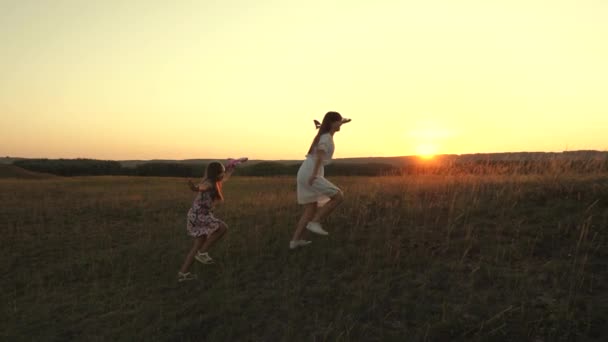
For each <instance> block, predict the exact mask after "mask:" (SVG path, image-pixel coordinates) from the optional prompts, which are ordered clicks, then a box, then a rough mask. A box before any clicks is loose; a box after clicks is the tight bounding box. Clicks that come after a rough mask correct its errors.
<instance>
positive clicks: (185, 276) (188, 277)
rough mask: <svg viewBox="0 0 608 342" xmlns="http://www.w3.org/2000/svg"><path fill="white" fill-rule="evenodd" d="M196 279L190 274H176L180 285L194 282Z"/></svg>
mask: <svg viewBox="0 0 608 342" xmlns="http://www.w3.org/2000/svg"><path fill="white" fill-rule="evenodd" d="M194 279H196V274H192V273H190V272H186V273H182V272H177V282H179V283H181V282H182V281H188V280H194Z"/></svg>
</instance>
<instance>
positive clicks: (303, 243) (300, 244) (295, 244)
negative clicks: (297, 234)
mask: <svg viewBox="0 0 608 342" xmlns="http://www.w3.org/2000/svg"><path fill="white" fill-rule="evenodd" d="M311 242H312V241H307V240H291V241H289V249H296V248H298V247H304V246H308V245H310V243H311Z"/></svg>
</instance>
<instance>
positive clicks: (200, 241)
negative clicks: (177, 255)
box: [179, 236, 206, 273]
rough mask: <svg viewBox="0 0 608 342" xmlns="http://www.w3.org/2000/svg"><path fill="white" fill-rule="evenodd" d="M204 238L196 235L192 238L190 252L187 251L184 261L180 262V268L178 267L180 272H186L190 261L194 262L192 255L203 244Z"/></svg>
mask: <svg viewBox="0 0 608 342" xmlns="http://www.w3.org/2000/svg"><path fill="white" fill-rule="evenodd" d="M205 240H206V239H205V237H204V236H201V237H197V238H196V239H194V243H193V244H192V248H191V249H190V252H188V255H186V260H184V263H183V264H182V268H180V270H179V271H180V272H182V273H186V272H188V270H189V269H190V266H192V263H193V262H194V256H195V255H196V253H197V252H198V250H199V248H201V246H202V245H203V243H204V242H205Z"/></svg>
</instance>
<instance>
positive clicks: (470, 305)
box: [0, 173, 608, 341]
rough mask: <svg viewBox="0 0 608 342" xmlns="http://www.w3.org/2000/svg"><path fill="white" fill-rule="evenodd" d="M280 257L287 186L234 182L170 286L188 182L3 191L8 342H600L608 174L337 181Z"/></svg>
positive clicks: (44, 184) (111, 181) (288, 226)
mask: <svg viewBox="0 0 608 342" xmlns="http://www.w3.org/2000/svg"><path fill="white" fill-rule="evenodd" d="M333 180H334V181H335V182H336V183H337V184H339V185H340V186H341V187H342V188H343V189H344V190H345V193H346V196H347V200H346V202H345V203H344V205H343V206H342V207H340V208H339V209H338V210H337V211H336V213H335V215H333V216H332V217H331V218H330V220H329V221H328V222H327V224H326V227H327V229H328V230H329V231H330V232H331V235H330V236H329V237H316V236H312V239H313V244H312V245H311V246H310V247H308V248H305V249H300V250H297V251H289V250H288V249H287V243H288V240H289V238H290V236H291V233H292V231H293V228H294V224H295V222H296V221H297V219H298V216H299V214H300V211H299V210H300V209H299V208H298V206H297V205H296V204H295V183H294V179H293V178H239V177H236V178H234V179H233V180H231V181H230V183H227V184H226V186H225V191H226V198H227V201H226V204H225V205H224V206H223V207H222V208H219V209H218V210H217V215H218V216H219V217H221V218H222V219H224V220H225V221H226V222H227V223H228V224H229V225H230V231H229V233H228V235H227V236H226V238H225V239H224V240H223V241H221V242H220V243H219V244H218V245H217V246H216V247H217V248H215V249H214V250H212V251H211V254H212V255H213V256H214V258H216V259H217V260H218V261H219V263H218V264H217V265H214V266H211V267H209V266H207V267H203V266H201V265H195V267H194V271H195V272H196V273H198V274H199V276H200V277H201V278H202V279H201V280H200V281H197V282H192V283H187V284H179V285H178V284H177V283H176V282H175V273H176V271H177V268H178V267H179V265H180V263H181V262H182V260H183V257H184V255H185V253H186V252H187V250H188V248H189V247H190V243H191V241H190V239H189V238H188V237H187V236H186V235H185V214H186V212H187V210H188V208H189V206H190V204H191V201H192V198H193V194H192V193H191V192H189V191H188V189H187V187H186V186H185V184H184V180H183V179H176V178H137V177H81V178H67V179H63V178H56V179H49V180H37V181H33V180H0V190H1V192H0V202H1V203H2V206H1V207H0V218H1V221H0V225H1V226H0V227H1V231H2V235H3V237H2V247H3V248H2V249H1V250H0V267H1V269H2V273H3V274H6V276H4V277H2V279H1V280H0V286H1V290H2V291H1V296H2V303H3V304H4V305H3V306H2V307H3V308H2V311H1V316H0V322H2V323H0V339H2V340H11V341H12V340H67V339H78V340H93V341H95V340H114V339H116V340H192V341H215V340H233V341H236V340H239V341H242V340H256V341H280V340H287V341H292V340H306V341H324V340H327V341H351V340H352V341H359V340H365V341H386V340H411V341H424V340H427V341H444V340H463V341H465V340H466V341H469V340H473V341H475V340H477V341H486V340H498V341H501V340H502V341H514V340H522V341H523V340H538V341H558V340H577V341H585V340H589V341H593V340H597V341H600V340H602V339H603V337H605V336H606V335H607V334H608V331H607V330H606V328H605V327H606V326H607V324H608V321H607V320H608V319H607V318H608V301H607V298H608V295H607V294H608V271H607V269H608V268H607V267H606V264H607V262H608V252H607V250H608V249H607V247H608V246H607V244H608V243H607V242H608V241H607V237H608V236H607V234H606V227H607V226H608V209H607V204H608V175H605V174H589V175H580V174H579V175H573V174H568V173H551V174H545V175H531V176H523V175H520V176H518V175H511V176H505V175H484V176H466V175H460V176H447V177H439V176H415V177H379V178H355V177H351V178H336V179H333Z"/></svg>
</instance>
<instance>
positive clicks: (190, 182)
mask: <svg viewBox="0 0 608 342" xmlns="http://www.w3.org/2000/svg"><path fill="white" fill-rule="evenodd" d="M188 186H189V187H190V190H192V191H196V190H197V188H196V186H195V185H194V182H192V179H188Z"/></svg>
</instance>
